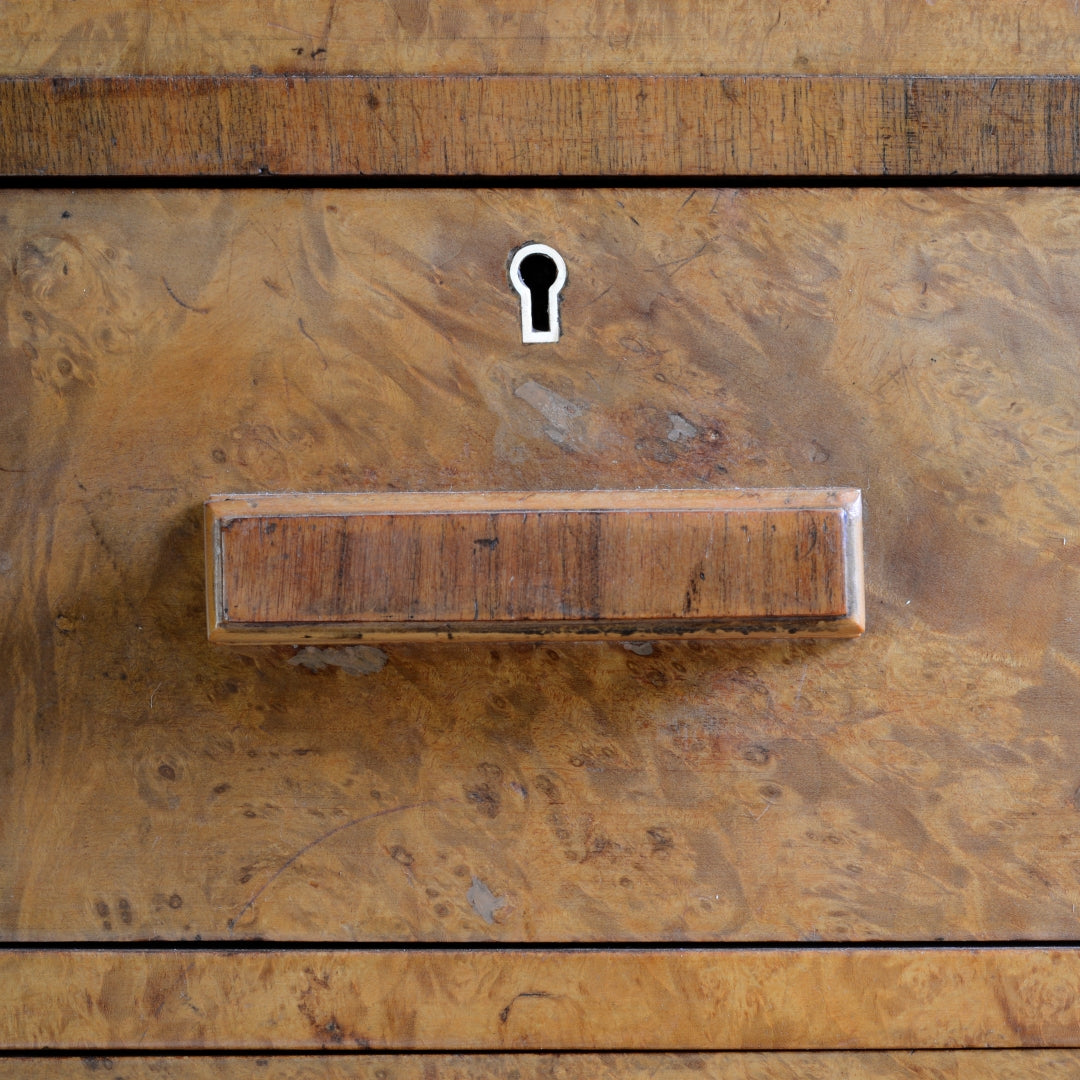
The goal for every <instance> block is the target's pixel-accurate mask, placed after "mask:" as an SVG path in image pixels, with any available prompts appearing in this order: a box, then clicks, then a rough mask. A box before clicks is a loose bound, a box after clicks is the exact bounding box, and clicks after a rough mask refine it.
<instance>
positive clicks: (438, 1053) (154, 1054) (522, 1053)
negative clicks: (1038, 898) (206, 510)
mask: <svg viewBox="0 0 1080 1080" xmlns="http://www.w3.org/2000/svg"><path fill="white" fill-rule="evenodd" d="M1076 1049H1078V1048H1077V1047H1076V1046H1068V1045H1065V1046H1059V1045H1056V1044H1055V1045H1052V1046H1051V1045H1047V1046H1044V1045H1041V1044H1040V1045H1038V1046H877V1045H874V1046H860V1047H858V1048H857V1049H848V1048H846V1047H844V1048H836V1049H822V1048H821V1047H818V1046H814V1047H802V1046H791V1047H787V1046H785V1047H783V1048H782V1049H776V1048H775V1047H768V1048H765V1047H763V1048H760V1049H757V1050H755V1049H753V1048H749V1049H748V1048H746V1047H738V1048H730V1049H720V1050H718V1049H716V1048H715V1047H708V1046H704V1047H685V1048H682V1047H681V1048H679V1049H677V1050H642V1049H640V1048H634V1049H625V1048H619V1047H604V1048H603V1049H602V1050H580V1049H575V1048H571V1049H565V1048H562V1047H544V1048H543V1049H537V1048H536V1047H533V1048H532V1049H522V1048H520V1047H507V1048H499V1049H494V1050H477V1049H468V1050H462V1049H460V1048H457V1049H446V1048H436V1049H426V1050H379V1049H371V1050H365V1049H357V1048H355V1047H353V1048H348V1047H340V1046H319V1047H317V1048H314V1049H312V1048H310V1047H298V1048H294V1049H291V1050H283V1049H279V1048H277V1047H275V1048H273V1049H269V1048H268V1049H264V1050H252V1049H248V1048H240V1049H236V1050H230V1049H228V1048H223V1049H222V1048H219V1049H206V1048H205V1047H192V1048H190V1049H186V1048H184V1049H175V1050H157V1049H149V1050H137V1049H131V1048H129V1047H92V1048H87V1049H83V1050H56V1049H51V1048H43V1049H41V1050H0V1061H3V1060H6V1059H9V1058H11V1059H29V1060H33V1059H34V1058H42V1059H50V1060H52V1059H68V1060H70V1059H77V1060H82V1061H86V1060H100V1059H102V1058H129V1059H130V1058H154V1059H169V1058H188V1057H197V1058H294V1057H295V1058H301V1059H303V1060H304V1061H308V1062H310V1061H311V1060H312V1059H314V1058H319V1057H330V1056H333V1057H342V1058H383V1057H394V1058H426V1057H457V1058H461V1057H486V1058H493V1057H552V1056H555V1055H558V1056H560V1057H599V1056H601V1055H605V1056H606V1055H608V1054H619V1055H622V1056H625V1057H656V1056H660V1055H663V1056H665V1057H692V1056H694V1055H697V1054H747V1055H751V1054H768V1055H770V1056H774V1055H777V1054H821V1055H825V1054H847V1055H850V1056H851V1057H857V1056H858V1055H860V1054H881V1053H893V1054H917V1053H948V1054H963V1053H967V1054H972V1053H974V1054H988V1053H1004V1052H1009V1051H1016V1050H1023V1051H1032V1052H1038V1051H1045V1052H1049V1053H1055V1052H1057V1053H1060V1052H1061V1051H1068V1050H1076Z"/></svg>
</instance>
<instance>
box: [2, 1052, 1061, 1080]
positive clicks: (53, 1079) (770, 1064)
mask: <svg viewBox="0 0 1080 1080" xmlns="http://www.w3.org/2000/svg"><path fill="white" fill-rule="evenodd" d="M253 1076H254V1077H257V1078H258V1080H792V1077H799V1078H800V1080H1030V1078H1031V1077H1036V1076H1037V1077H1046V1078H1049V1080H1073V1078H1075V1077H1077V1076H1080V1051H1076V1050H952V1051H933V1050H924V1051H915V1052H909V1051H904V1052H881V1051H863V1052H841V1053H776V1054H760V1053H753V1052H743V1053H731V1054H723V1053H721V1054H509V1055H499V1054H482V1055H471V1056H469V1055H449V1054H447V1055H430V1054H423V1055H419V1054H418V1055H410V1056H408V1057H402V1056H398V1055H393V1056H387V1055H380V1054H370V1055H364V1056H362V1057H359V1056H354V1055H342V1054H335V1055H332V1056H324V1057H318V1056H310V1057H309V1056H303V1057H296V1056H289V1055H282V1056H274V1057H267V1058H260V1057H257V1056H255V1057H251V1056H246V1057H224V1056H222V1057H217V1056H213V1057H134V1056H124V1057H116V1058H110V1057H107V1056H99V1057H80V1058H57V1057H50V1058H38V1059H35V1058H32V1057H24V1058H19V1059H17V1060H10V1059H9V1060H4V1059H3V1058H0V1080H121V1078H123V1080H250V1078H251V1077H253Z"/></svg>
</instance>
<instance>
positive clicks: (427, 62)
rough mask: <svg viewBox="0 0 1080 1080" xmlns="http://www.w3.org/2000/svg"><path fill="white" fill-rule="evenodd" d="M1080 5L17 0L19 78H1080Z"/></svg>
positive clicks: (0, 66) (12, 28)
mask: <svg viewBox="0 0 1080 1080" xmlns="http://www.w3.org/2000/svg"><path fill="white" fill-rule="evenodd" d="M1078 58H1080V27H1078V24H1077V19H1076V10H1075V8H1074V7H1073V5H1072V4H1071V2H1070V0H1040V2H1039V3H1038V4H1030V3H1028V4H1018V3H1016V0H979V2H978V3H973V2H972V0H935V2H934V3H933V4H929V3H921V2H920V3H911V2H906V3H898V2H897V0H830V2H829V3H827V4H823V3H821V2H820V0H787V2H786V3H784V4H783V5H781V6H780V7H773V6H772V5H761V4H745V3H742V4H717V3H715V2H710V0H664V2H663V3H651V4H639V5H630V4H626V3H624V2H622V0H590V2H588V3H581V2H580V0H549V2H548V3H546V4H543V5H537V4H535V3H532V2H531V0H497V2H496V0H430V2H429V0H424V2H423V3H417V2H413V3H404V4H403V3H401V2H400V0H399V2H395V3H387V2H385V0H350V3H348V4H341V3H337V4H335V3H334V2H333V0H315V2H312V0H258V2H255V3H253V2H251V0H217V2H215V3H209V2H199V3H192V4H184V5H167V6H158V5H152V4H149V5H148V4H138V3H134V2H133V0H92V2H84V3H72V2H71V0H4V3H3V4H2V5H0V70H2V71H5V72H8V73H10V74H25V75H31V74H47V75H168V74H185V73H199V74H227V73H243V74H248V73H250V72H251V71H252V70H253V69H254V70H260V71H264V72H267V73H274V74H282V73H287V72H292V73H297V74H310V73H313V72H321V73H332V74H348V73H378V74H402V73H405V74H408V73H411V72H418V71H423V72H428V73H433V74H455V73H480V72H491V73H503V74H514V73H542V74H556V73H560V72H561V73H563V74H579V73H590V74H599V73H605V74H617V73H641V72H670V73H679V74H698V73H702V72H704V73H707V74H722V73H740V74H747V73H752V72H763V73H770V74H771V73H790V74H797V75H806V74H841V73H847V74H865V73H867V72H873V73H876V74H901V75H902V74H907V73H911V72H933V73H934V74H939V75H946V74H953V75H962V74H970V73H973V72H980V71H1010V72H1014V73H1016V74H1035V73H1040V72H1041V73H1044V74H1058V73H1062V72H1072V73H1075V72H1077V70H1078V64H1080V60H1078Z"/></svg>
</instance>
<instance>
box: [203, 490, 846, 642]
mask: <svg viewBox="0 0 1080 1080" xmlns="http://www.w3.org/2000/svg"><path fill="white" fill-rule="evenodd" d="M206 562H207V581H208V615H209V634H210V639H211V640H212V641H220V642H234V643H246V644H250V643H257V642H263V643H275V642H277V643H289V644H299V643H310V642H359V641H394V640H398V641H427V640H435V639H450V638H454V639H467V640H474V639H485V640H504V641H505V640H512V639H519V640H529V639H535V638H538V637H543V636H551V637H559V638H563V639H579V640H595V639H599V638H607V639H615V640H632V639H634V638H639V639H649V638H661V637H699V638H715V637H728V636H737V637H742V636H755V637H780V636H783V637H787V636H790V635H802V636H809V637H853V636H855V635H856V634H859V633H861V632H862V630H863V627H864V606H865V605H864V601H863V580H862V500H861V496H860V493H859V492H858V491H857V490H852V489H791V490H786V489H785V490H735V491H709V490H685V491H671V490H667V491H551V492H546V491H545V492H535V491H529V492H506V491H499V492H483V493H481V492H468V493H464V492H443V493H436V492H422V493H418V492H391V493H363V494H345V495H303V494H289V495H225V496H216V497H214V498H212V499H210V500H209V501H208V502H207V503H206Z"/></svg>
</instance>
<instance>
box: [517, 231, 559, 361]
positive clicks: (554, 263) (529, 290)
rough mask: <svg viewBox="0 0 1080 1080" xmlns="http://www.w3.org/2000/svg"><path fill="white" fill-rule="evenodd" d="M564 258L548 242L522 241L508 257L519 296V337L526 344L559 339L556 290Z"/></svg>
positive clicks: (557, 294) (557, 292)
mask: <svg viewBox="0 0 1080 1080" xmlns="http://www.w3.org/2000/svg"><path fill="white" fill-rule="evenodd" d="M565 284H566V262H565V260H564V259H563V257H562V256H561V255H560V254H559V253H558V252H557V251H556V250H555V249H554V248H553V247H549V246H548V245H547V244H525V245H523V246H522V247H519V248H518V249H517V250H516V251H514V252H513V253H512V255H511V258H510V285H511V287H512V288H513V289H514V291H515V292H516V293H517V294H518V297H519V298H520V300H521V340H522V341H523V342H524V343H525V344H526V345H531V344H534V343H536V342H542V341H558V340H559V331H560V324H559V293H560V292H561V291H562V287H563V286H564V285H565Z"/></svg>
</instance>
